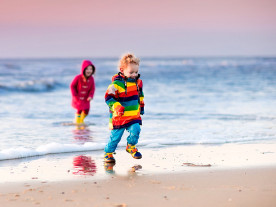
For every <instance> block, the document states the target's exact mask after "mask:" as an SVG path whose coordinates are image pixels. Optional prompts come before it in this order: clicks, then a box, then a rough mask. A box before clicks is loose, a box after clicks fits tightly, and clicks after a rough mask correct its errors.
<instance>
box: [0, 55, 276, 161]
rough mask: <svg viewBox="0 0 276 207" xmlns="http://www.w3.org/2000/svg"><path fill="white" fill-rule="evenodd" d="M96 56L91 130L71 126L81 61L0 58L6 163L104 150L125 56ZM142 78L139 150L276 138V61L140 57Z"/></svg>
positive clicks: (1, 148) (0, 156) (0, 131)
mask: <svg viewBox="0 0 276 207" xmlns="http://www.w3.org/2000/svg"><path fill="white" fill-rule="evenodd" d="M89 59H91V60H92V61H93V63H94V64H95V66H96V74H95V76H94V78H95V81H96V92H95V97H94V99H93V100H92V102H91V109H90V114H89V115H88V117H87V118H86V119H85V122H86V124H87V126H86V127H85V128H84V129H78V128H77V127H76V126H74V125H72V123H73V120H74V114H75V110H74V109H73V108H72V107H71V92H70V88H69V86H70V83H71V81H72V79H73V78H74V77H75V76H76V75H77V74H79V73H80V67H81V62H82V59H78V58H76V59H72V58H71V59H69V58H68V59H1V60H0V160H5V159H15V158H24V157H29V156H37V155H42V156H43V155H47V154H52V153H65V152H76V151H80V152H82V151H94V150H103V149H104V146H105V144H106V143H107V141H108V138H109V133H110V131H109V130H108V118H109V111H108V107H107V105H106V104H105V100H104V95H105V91H106V89H107V87H108V85H109V84H110V83H111V77H112V76H113V75H114V74H116V73H117V72H118V71H117V63H118V59H117V58H89ZM140 74H141V79H142V80H143V84H144V94H145V99H144V100H145V114H144V115H143V116H142V119H143V126H142V131H141V136H140V139H139V145H138V146H139V147H145V148H149V147H151V148H154V147H157V148H158V147H166V146H171V145H175V146H178V145H187V144H191V145H194V144H202V145H204V144H224V143H253V142H254V143H255V142H260V143H264V142H275V141H276V58H265V57H219V58H215V57H212V58H187V57H180V58H177V57H175V58H141V65H140ZM126 136H127V134H126V135H124V137H123V138H122V141H121V142H120V144H119V148H122V147H125V145H126Z"/></svg>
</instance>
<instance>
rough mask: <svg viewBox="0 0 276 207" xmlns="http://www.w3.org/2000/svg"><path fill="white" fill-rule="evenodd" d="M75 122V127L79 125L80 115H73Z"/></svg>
mask: <svg viewBox="0 0 276 207" xmlns="http://www.w3.org/2000/svg"><path fill="white" fill-rule="evenodd" d="M75 122H76V124H77V125H79V124H80V123H81V115H80V114H76V115H75Z"/></svg>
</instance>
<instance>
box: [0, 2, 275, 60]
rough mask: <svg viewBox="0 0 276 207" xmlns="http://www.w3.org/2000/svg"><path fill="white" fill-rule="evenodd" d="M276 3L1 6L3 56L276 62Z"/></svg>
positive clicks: (37, 4)
mask: <svg viewBox="0 0 276 207" xmlns="http://www.w3.org/2000/svg"><path fill="white" fill-rule="evenodd" d="M275 11H276V0H193V1H191V0H135V1H134V0H97V1H95V0H0V58H40V57H47V58H48V57H54V58H55V57H118V56H120V55H121V54H122V53H124V52H127V51H131V52H134V53H135V54H137V55H138V56H144V57H145V56H149V57H155V56H162V57H171V56H276V12H275Z"/></svg>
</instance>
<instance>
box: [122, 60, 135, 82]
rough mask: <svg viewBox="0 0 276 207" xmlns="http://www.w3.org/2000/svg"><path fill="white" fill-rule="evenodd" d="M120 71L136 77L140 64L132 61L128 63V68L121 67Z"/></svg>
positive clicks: (130, 76)
mask: <svg viewBox="0 0 276 207" xmlns="http://www.w3.org/2000/svg"><path fill="white" fill-rule="evenodd" d="M120 71H121V73H123V74H124V76H126V77H128V78H132V79H135V78H137V76H138V72H139V65H136V64H133V63H131V64H128V66H127V67H126V68H120Z"/></svg>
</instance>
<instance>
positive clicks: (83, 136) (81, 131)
mask: <svg viewBox="0 0 276 207" xmlns="http://www.w3.org/2000/svg"><path fill="white" fill-rule="evenodd" d="M72 132H73V137H74V139H75V140H76V141H77V142H78V143H79V144H84V143H85V142H91V141H92V138H93V137H92V136H91V131H90V129H89V128H88V126H85V125H80V126H76V128H75V129H74V130H72Z"/></svg>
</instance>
